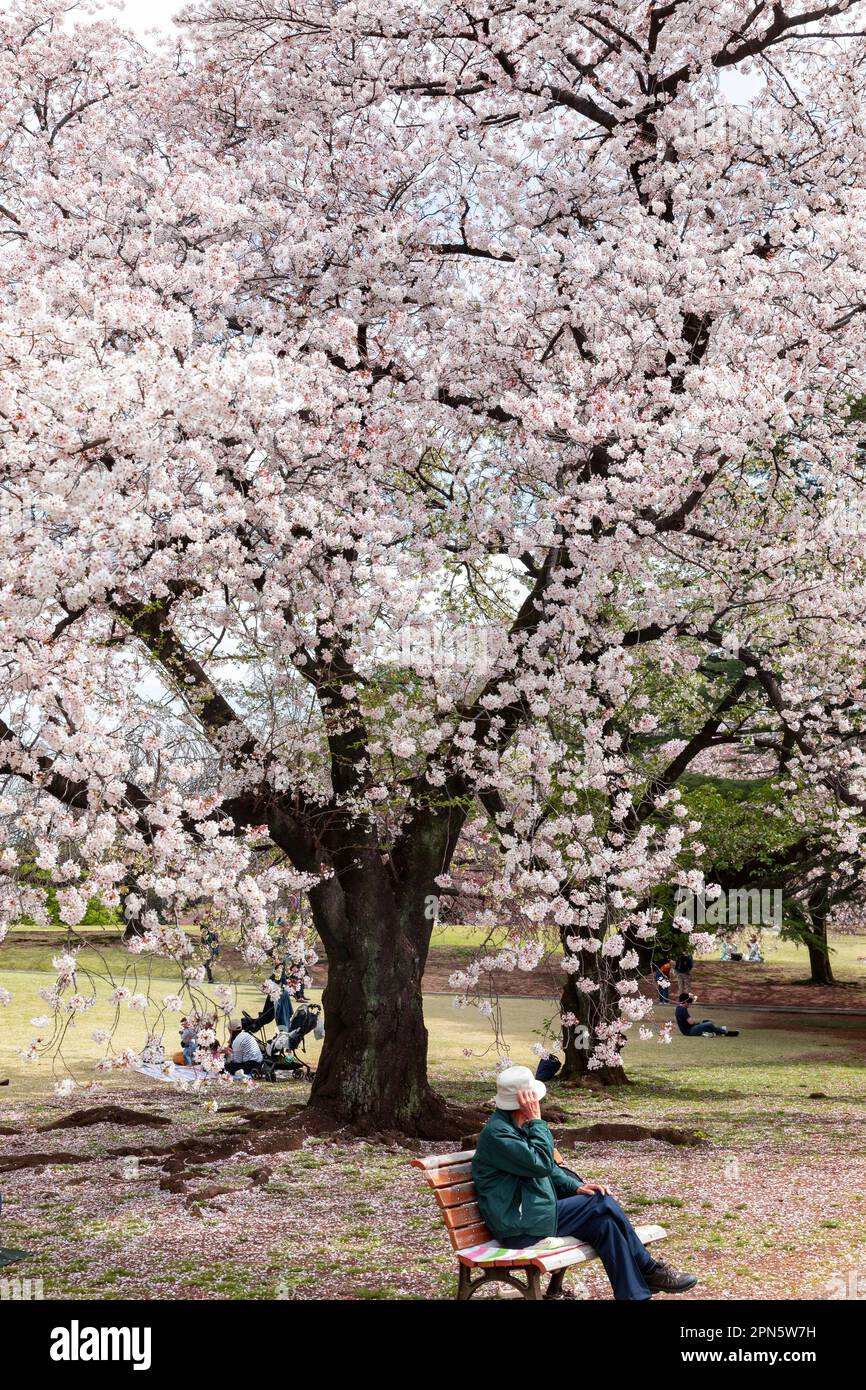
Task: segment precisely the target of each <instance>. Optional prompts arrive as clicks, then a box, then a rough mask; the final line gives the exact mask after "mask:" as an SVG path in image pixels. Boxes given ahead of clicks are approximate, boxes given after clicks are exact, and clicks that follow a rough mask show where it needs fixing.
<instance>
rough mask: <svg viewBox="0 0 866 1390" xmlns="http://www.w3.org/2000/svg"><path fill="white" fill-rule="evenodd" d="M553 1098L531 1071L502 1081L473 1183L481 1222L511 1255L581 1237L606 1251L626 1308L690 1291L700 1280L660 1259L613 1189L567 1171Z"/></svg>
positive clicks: (518, 1070)
mask: <svg viewBox="0 0 866 1390" xmlns="http://www.w3.org/2000/svg"><path fill="white" fill-rule="evenodd" d="M546 1093H547V1087H546V1086H545V1085H544V1083H543V1082H542V1081H536V1080H534V1079H533V1076H532V1072H531V1071H530V1070H529V1067H509V1068H508V1069H507V1070H506V1071H503V1072H500V1074H499V1078H498V1081H497V1083H496V1109H495V1110H494V1112H493V1114H492V1115H491V1117H490V1119H489V1120H488V1121H487V1124H486V1125H485V1126H484V1128H483V1130H482V1131H481V1133H480V1135H479V1136H478V1144H477V1147H476V1150H475V1156H474V1158H473V1159H472V1178H473V1181H474V1183H475V1188H476V1192H477V1194H478V1206H479V1208H480V1210H481V1217H482V1220H483V1221H484V1223H485V1224H486V1226H487V1227H488V1229H489V1230H490V1232H491V1234H492V1235H493V1237H494V1239H495V1240H497V1241H498V1242H499V1244H500V1245H502V1246H504V1247H505V1248H507V1249H512V1250H513V1249H520V1248H522V1247H524V1246H527V1245H535V1244H537V1242H538V1241H540V1240H544V1239H546V1238H547V1237H548V1236H575V1237H577V1239H578V1240H584V1241H586V1242H587V1243H588V1244H589V1245H592V1246H593V1247H594V1248H595V1250H596V1251H597V1252H598V1254H599V1257H600V1258H601V1262H602V1264H603V1265H604V1268H605V1270H606V1272H607V1277H608V1278H609V1280H610V1283H611V1287H612V1289H613V1296H614V1298H615V1299H617V1300H618V1301H620V1302H626V1301H630V1302H641V1301H645V1300H646V1299H648V1298H652V1296H653V1294H654V1293H684V1292H685V1290H686V1289H691V1288H694V1286H695V1284H696V1283H697V1282H698V1281H697V1278H696V1276H695V1275H694V1274H677V1273H676V1272H675V1271H674V1270H673V1269H671V1267H670V1265H667V1264H664V1263H663V1262H662V1261H661V1260H655V1259H653V1257H652V1255H651V1254H650V1252H649V1251H648V1250H647V1248H646V1246H645V1245H644V1244H643V1242H642V1241H641V1240H640V1238H639V1237H638V1235H637V1233H636V1232H635V1229H634V1227H633V1226H632V1224H631V1222H630V1221H629V1219H628V1217H627V1216H626V1214H625V1212H624V1211H623V1209H622V1207H621V1206H620V1205H619V1203H618V1202H616V1201H615V1200H614V1198H613V1197H612V1196H611V1192H610V1188H609V1187H606V1186H605V1184H604V1183H600V1182H584V1181H583V1179H582V1178H579V1177H578V1176H577V1174H575V1173H569V1172H567V1171H566V1170H565V1169H564V1168H560V1166H559V1165H558V1164H557V1162H556V1160H555V1158H554V1154H553V1136H552V1134H551V1133H550V1130H549V1129H548V1127H547V1125H546V1124H545V1123H544V1122H543V1120H542V1118H541V1110H540V1108H539V1101H540V1100H541V1098H542V1096H544V1095H545V1094H546Z"/></svg>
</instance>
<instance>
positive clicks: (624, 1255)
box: [556, 1192, 655, 1302]
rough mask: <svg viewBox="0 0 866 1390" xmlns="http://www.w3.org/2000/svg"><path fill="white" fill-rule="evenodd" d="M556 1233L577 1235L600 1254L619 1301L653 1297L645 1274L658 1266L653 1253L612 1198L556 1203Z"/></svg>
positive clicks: (578, 1198) (595, 1194)
mask: <svg viewBox="0 0 866 1390" xmlns="http://www.w3.org/2000/svg"><path fill="white" fill-rule="evenodd" d="M556 1206H557V1217H556V1234H557V1235H558V1236H577V1237H578V1238H579V1239H580V1240H585V1241H586V1242H587V1244H588V1245H591V1246H593V1248H594V1249H595V1250H597V1251H598V1254H599V1258H600V1259H601V1262H602V1264H603V1265H604V1267H605V1270H606V1271H607V1277H608V1279H609V1280H610V1284H611V1288H612V1289H613V1296H614V1298H615V1299H617V1300H618V1301H619V1302H626V1301H637V1300H644V1299H647V1298H651V1297H652V1295H651V1293H650V1291H649V1289H648V1288H647V1285H646V1281H645V1280H644V1279H643V1274H648V1273H649V1271H650V1270H651V1269H652V1268H653V1266H654V1265H655V1260H654V1259H653V1257H652V1255H651V1254H650V1252H649V1251H648V1250H647V1248H646V1246H645V1245H644V1244H643V1242H642V1241H641V1240H639V1239H638V1236H637V1235H636V1234H635V1229H634V1227H633V1226H632V1224H631V1222H630V1221H629V1219H628V1217H627V1216H626V1214H625V1212H624V1211H623V1209H622V1207H621V1206H620V1204H619V1202H616V1201H614V1199H613V1197H605V1196H603V1195H602V1194H601V1193H600V1192H593V1193H592V1194H591V1195H587V1194H586V1193H578V1194H577V1196H575V1197H563V1198H561V1199H560V1201H558V1202H557V1204H556Z"/></svg>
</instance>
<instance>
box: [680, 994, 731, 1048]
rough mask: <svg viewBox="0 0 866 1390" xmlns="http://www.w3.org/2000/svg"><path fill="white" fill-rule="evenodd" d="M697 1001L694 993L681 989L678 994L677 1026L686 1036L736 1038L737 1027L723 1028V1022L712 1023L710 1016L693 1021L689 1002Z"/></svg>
mask: <svg viewBox="0 0 866 1390" xmlns="http://www.w3.org/2000/svg"><path fill="white" fill-rule="evenodd" d="M695 1003H697V995H696V994H688V993H687V992H686V991H685V990H683V992H682V994H681V995H680V1002H679V1003H678V1004H677V1007H676V1018H677V1027H678V1028H679V1030H680V1032H681V1033H682V1034H683V1035H684V1037H687V1038H714V1037H724V1038H738V1037H739V1036H740V1032H739V1029H738V1028H725V1027H724V1025H723V1024H719V1023H713V1020H712V1019H711V1018H704V1019H701V1022H700V1023H695V1021H694V1019H693V1018H692V1017H691V1015H690V1013H689V1004H695Z"/></svg>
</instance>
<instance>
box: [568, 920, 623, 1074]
mask: <svg viewBox="0 0 866 1390" xmlns="http://www.w3.org/2000/svg"><path fill="white" fill-rule="evenodd" d="M563 944H564V943H563ZM597 959H598V958H597V957H592V960H593V963H594V964H595V962H596V961H597ZM592 973H593V975H594V976H595V977H596V978H597V979H598V984H599V988H598V990H597V991H596V992H594V993H592V994H587V993H585V992H584V991H583V990H582V989H578V988H577V982H576V976H575V975H566V977H565V984H564V985H563V988H562V994H561V996H560V1001H559V1003H560V1010H561V1012H562V1013H564V1014H568V1013H570V1014H574V1015H575V1017H576V1018H577V1020H578V1023H577V1027H576V1028H575V1027H570V1028H565V1027H564V1028H563V1030H562V1043H563V1049H564V1052H565V1056H564V1060H563V1064H562V1070H561V1071H560V1073H559V1077H560V1079H561V1080H563V1081H570V1082H573V1083H577V1084H585V1085H590V1084H591V1085H595V1086H627V1085H628V1084H629V1081H628V1077H627V1076H626V1074H625V1068H624V1067H592V1068H591V1067H590V1066H589V1058H590V1053H591V1051H592V1046H593V1042H594V1039H595V1029H596V1027H597V1026H598V1024H599V1023H604V1022H607V1021H608V1020H610V1019H611V1018H616V1017H618V1013H617V1009H616V995H615V992H614V990H613V987H612V982H611V981H609V980H607V979H606V978H603V977H602V976H601V975H600V974H599V972H598V971H597V970H596V971H593V972H592ZM587 1043H588V1046H587Z"/></svg>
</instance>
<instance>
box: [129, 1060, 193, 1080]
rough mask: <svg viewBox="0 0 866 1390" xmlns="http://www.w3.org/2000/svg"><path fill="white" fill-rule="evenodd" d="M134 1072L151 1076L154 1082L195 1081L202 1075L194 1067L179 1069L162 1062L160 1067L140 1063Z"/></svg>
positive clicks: (171, 1064)
mask: <svg viewBox="0 0 866 1390" xmlns="http://www.w3.org/2000/svg"><path fill="white" fill-rule="evenodd" d="M135 1070H136V1071H140V1072H142V1073H143V1074H144V1075H145V1076H152V1077H153V1079H154V1081H172V1082H177V1081H195V1080H196V1079H197V1077H199V1076H200V1075H202V1073H201V1072H199V1071H198V1070H197V1069H196V1068H195V1067H179V1066H178V1065H177V1063H176V1062H164V1063H163V1064H162V1065H160V1064H158V1063H157V1062H142V1064H141V1066H140V1067H136V1068H135Z"/></svg>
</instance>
